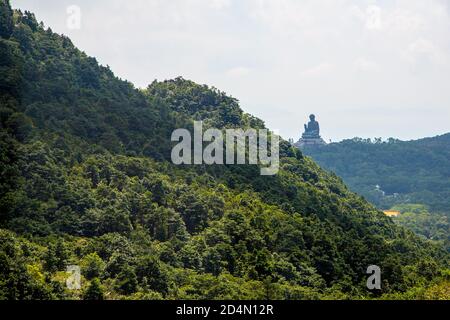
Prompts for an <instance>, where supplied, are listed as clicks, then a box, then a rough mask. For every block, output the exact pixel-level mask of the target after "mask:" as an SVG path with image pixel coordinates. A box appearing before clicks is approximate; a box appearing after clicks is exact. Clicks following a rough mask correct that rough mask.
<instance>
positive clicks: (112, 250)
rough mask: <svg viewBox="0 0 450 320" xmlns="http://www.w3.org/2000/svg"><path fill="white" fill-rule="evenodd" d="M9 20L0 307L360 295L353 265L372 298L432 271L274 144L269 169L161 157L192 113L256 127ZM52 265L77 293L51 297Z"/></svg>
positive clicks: (220, 98) (394, 231)
mask: <svg viewBox="0 0 450 320" xmlns="http://www.w3.org/2000/svg"><path fill="white" fill-rule="evenodd" d="M14 19H15V27H14V30H13V31H12V36H11V38H10V40H3V39H1V40H0V41H4V42H2V44H1V45H3V47H0V49H1V48H6V49H5V50H6V51H7V52H9V53H8V55H7V59H5V60H7V62H5V63H3V62H2V63H3V64H2V67H4V69H5V70H6V72H7V73H6V74H11V75H12V74H16V75H17V78H13V77H10V78H9V80H8V81H6V82H7V84H8V85H7V86H6V85H5V86H3V87H1V88H2V90H3V91H1V96H0V101H2V105H1V108H0V121H1V127H0V137H1V140H0V146H1V149H0V168H1V171H0V173H1V179H0V227H1V228H3V229H0V240H1V241H0V248H1V250H0V268H1V270H2V272H1V274H0V297H1V298H4V299H67V298H71V299H80V298H83V299H102V298H106V299H131V298H136V299H161V298H166V299H318V298H332V297H335V298H354V297H361V296H363V297H372V295H371V294H370V293H369V292H367V290H366V289H365V282H364V281H365V279H366V274H365V268H367V266H368V265H371V264H373V263H377V264H379V265H380V266H381V267H382V268H385V269H386V277H385V279H384V281H385V282H384V289H383V290H384V291H383V293H385V294H391V293H392V294H396V293H399V294H401V293H404V292H406V291H407V288H408V283H409V282H408V281H409V278H407V277H406V275H407V274H408V272H409V271H411V270H412V272H413V274H414V272H416V273H419V271H418V270H419V269H414V267H415V266H417V265H418V263H421V262H426V265H427V267H426V268H428V269H430V270H433V272H432V273H430V274H422V275H421V277H422V278H423V279H426V281H428V282H430V281H429V279H431V278H432V277H434V276H435V275H436V274H437V273H436V272H437V271H436V270H440V269H442V268H443V267H444V266H445V265H446V263H447V261H448V260H447V259H448V255H447V253H446V252H445V251H444V250H442V248H440V247H438V246H435V245H433V244H430V243H428V242H426V241H424V240H422V239H420V238H419V237H416V236H414V235H413V234H412V233H411V232H408V231H406V230H405V229H403V228H401V227H399V226H397V225H395V224H394V223H393V222H392V220H391V219H389V218H387V217H385V216H384V215H383V214H382V213H381V212H379V211H377V210H376V209H375V208H374V207H372V206H371V205H370V204H369V203H367V202H366V201H364V200H363V199H361V198H360V197H359V196H357V195H356V194H353V193H352V192H350V191H349V190H348V189H347V188H346V187H345V185H343V183H342V181H341V180H340V179H339V178H338V177H337V176H335V175H333V174H329V173H327V172H325V171H323V170H321V169H320V168H319V167H318V166H317V165H316V164H315V163H314V162H313V161H311V159H309V158H307V157H303V156H302V154H301V152H299V151H298V150H296V149H294V148H292V147H291V146H289V144H288V143H286V142H285V141H283V142H282V143H281V145H280V154H281V155H282V157H281V160H280V162H281V163H280V166H281V168H280V172H279V174H278V175H276V176H271V177H269V176H260V174H259V168H258V166H256V165H242V166H175V165H173V164H171V163H170V161H168V157H169V156H170V149H171V143H170V134H171V132H172V130H173V129H174V128H177V127H187V128H189V127H191V126H192V122H193V120H194V119H202V120H204V122H205V126H217V127H219V128H227V127H236V126H239V127H250V126H251V127H254V128H263V127H264V123H263V122H262V121H261V120H259V119H256V118H254V117H252V116H250V115H247V114H245V113H244V112H243V111H242V110H241V109H240V107H239V104H238V102H237V100H236V99H234V98H231V97H229V96H227V95H226V94H225V93H223V92H220V91H218V90H216V89H214V88H209V87H207V86H205V85H198V84H195V83H193V82H192V81H188V80H184V79H182V78H177V79H174V80H169V81H164V82H156V81H155V82H153V83H152V84H151V85H150V86H149V87H148V88H147V89H146V90H137V89H135V88H134V87H133V86H132V85H131V84H130V83H128V82H125V81H122V80H120V79H118V78H116V77H115V76H114V74H113V73H112V72H111V70H109V68H107V67H102V66H100V65H98V63H97V62H96V60H95V59H94V58H91V57H88V56H86V55H85V54H84V53H82V52H80V51H79V50H78V49H76V48H75V47H74V46H73V44H72V43H71V41H70V40H69V39H68V38H67V37H64V36H59V35H56V34H54V33H52V32H51V30H49V29H47V30H45V29H44V26H43V24H39V23H37V21H36V19H35V17H34V15H33V14H31V13H29V12H25V13H22V12H20V11H16V12H15V14H14ZM2 58H3V56H2ZM2 61H3V60H2ZM15 70H22V71H21V73H20V72H19V73H15V72H16V71H15ZM2 79H3V78H2ZM2 83H3V82H2ZM3 88H5V89H3ZM3 102H5V104H3ZM67 264H75V265H79V266H81V272H82V290H81V291H77V290H67V289H66V288H65V280H66V278H67V275H66V274H65V268H66V265H67ZM431 267H432V268H431ZM435 271H436V272H435ZM436 277H438V276H436ZM426 281H425V282H423V284H420V285H422V286H423V287H425V286H427V282H426ZM433 281H434V280H433ZM437 285H439V284H437ZM433 290H434V289H433ZM439 290H440V289H438V288H437V289H436V290H435V291H439ZM435 291H433V292H435Z"/></svg>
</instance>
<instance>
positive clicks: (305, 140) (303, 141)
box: [294, 137, 327, 149]
mask: <svg viewBox="0 0 450 320" xmlns="http://www.w3.org/2000/svg"><path fill="white" fill-rule="evenodd" d="M325 144H327V143H326V142H325V141H324V140H323V139H322V138H321V137H314V138H312V137H311V138H309V137H302V138H300V140H298V141H297V142H296V143H294V147H297V148H299V149H300V148H303V147H305V146H323V145H325Z"/></svg>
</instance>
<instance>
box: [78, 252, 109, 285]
mask: <svg viewBox="0 0 450 320" xmlns="http://www.w3.org/2000/svg"><path fill="white" fill-rule="evenodd" d="M81 267H82V273H83V275H84V276H85V277H86V278H87V279H93V278H98V277H100V276H101V275H102V274H103V272H104V270H105V262H104V261H103V260H102V258H100V257H99V256H98V254H97V252H93V253H90V254H88V255H87V256H85V257H84V258H83V260H82V261H81Z"/></svg>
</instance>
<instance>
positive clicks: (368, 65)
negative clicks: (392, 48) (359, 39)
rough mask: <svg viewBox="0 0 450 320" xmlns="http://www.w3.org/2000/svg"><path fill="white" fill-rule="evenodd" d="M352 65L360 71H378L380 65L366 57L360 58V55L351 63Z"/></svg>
mask: <svg viewBox="0 0 450 320" xmlns="http://www.w3.org/2000/svg"><path fill="white" fill-rule="evenodd" d="M353 65H354V67H355V69H356V70H357V71H361V72H378V71H380V67H379V65H378V64H377V63H376V62H374V61H371V60H369V59H366V58H362V57H361V58H358V59H356V60H355V62H354V63H353Z"/></svg>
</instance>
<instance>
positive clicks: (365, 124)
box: [12, 0, 450, 142]
mask: <svg viewBox="0 0 450 320" xmlns="http://www.w3.org/2000/svg"><path fill="white" fill-rule="evenodd" d="M71 5H76V6H78V7H79V8H80V10H81V28H80V29H71V28H68V25H67V19H68V17H69V14H68V13H67V8H68V7H69V6H71ZM12 6H13V7H14V8H20V9H22V10H29V11H32V12H33V13H35V14H36V17H37V19H38V20H39V21H44V22H45V25H46V26H49V27H50V28H51V29H52V30H53V31H55V32H58V33H62V34H65V35H67V36H69V37H70V38H71V39H72V41H73V42H74V44H75V45H76V46H77V47H78V48H79V49H81V50H83V51H85V52H86V53H87V54H88V55H90V56H93V57H95V58H96V59H97V60H98V61H99V62H100V63H101V64H103V65H109V66H110V67H111V70H112V71H113V72H114V73H115V74H116V75H117V76H119V77H121V78H123V79H127V80H129V81H130V82H132V83H134V84H135V85H136V86H137V87H146V86H147V85H148V84H149V83H151V82H152V81H153V80H154V79H158V80H164V79H171V78H175V77H177V76H182V77H184V78H186V79H191V80H193V81H195V82H198V83H201V84H207V85H210V86H214V87H216V88H218V89H220V90H222V91H225V92H226V93H227V94H229V95H232V96H233V97H236V98H237V99H239V100H240V102H241V107H242V108H243V109H244V110H245V111H246V112H248V113H251V114H253V115H255V116H258V117H259V118H261V119H263V120H264V121H265V122H266V124H267V126H268V127H269V128H271V129H278V130H279V132H280V134H281V135H282V136H283V137H284V138H286V139H287V138H289V137H291V138H294V139H298V138H299V136H300V134H301V132H302V131H303V124H304V123H306V122H307V120H308V115H309V114H310V113H314V114H316V116H317V120H318V121H319V122H320V125H321V135H322V137H323V138H324V139H325V140H326V141H327V142H328V141H329V139H332V140H333V141H338V140H341V139H344V138H352V137H355V136H359V137H383V138H387V137H395V138H399V139H402V140H409V139H418V138H423V137H430V136H435V135H439V134H444V133H446V132H449V131H450V126H449V120H448V119H450V90H449V89H450V88H449V83H450V0H430V1H421V0H395V1H385V0H382V1H374V0H363V1H356V0H314V1H311V0H308V1H294V0H247V1H236V0H211V1H206V0H186V1H182V0H175V1H170V2H168V1H162V0H151V1H144V0H130V1H120V0H110V1H105V0H100V1H95V3H94V2H92V1H86V0H79V1H66V0H63V1H58V2H56V3H55V2H54V1H49V0H39V1H37V0H32V1H25V0H16V1H12Z"/></svg>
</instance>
